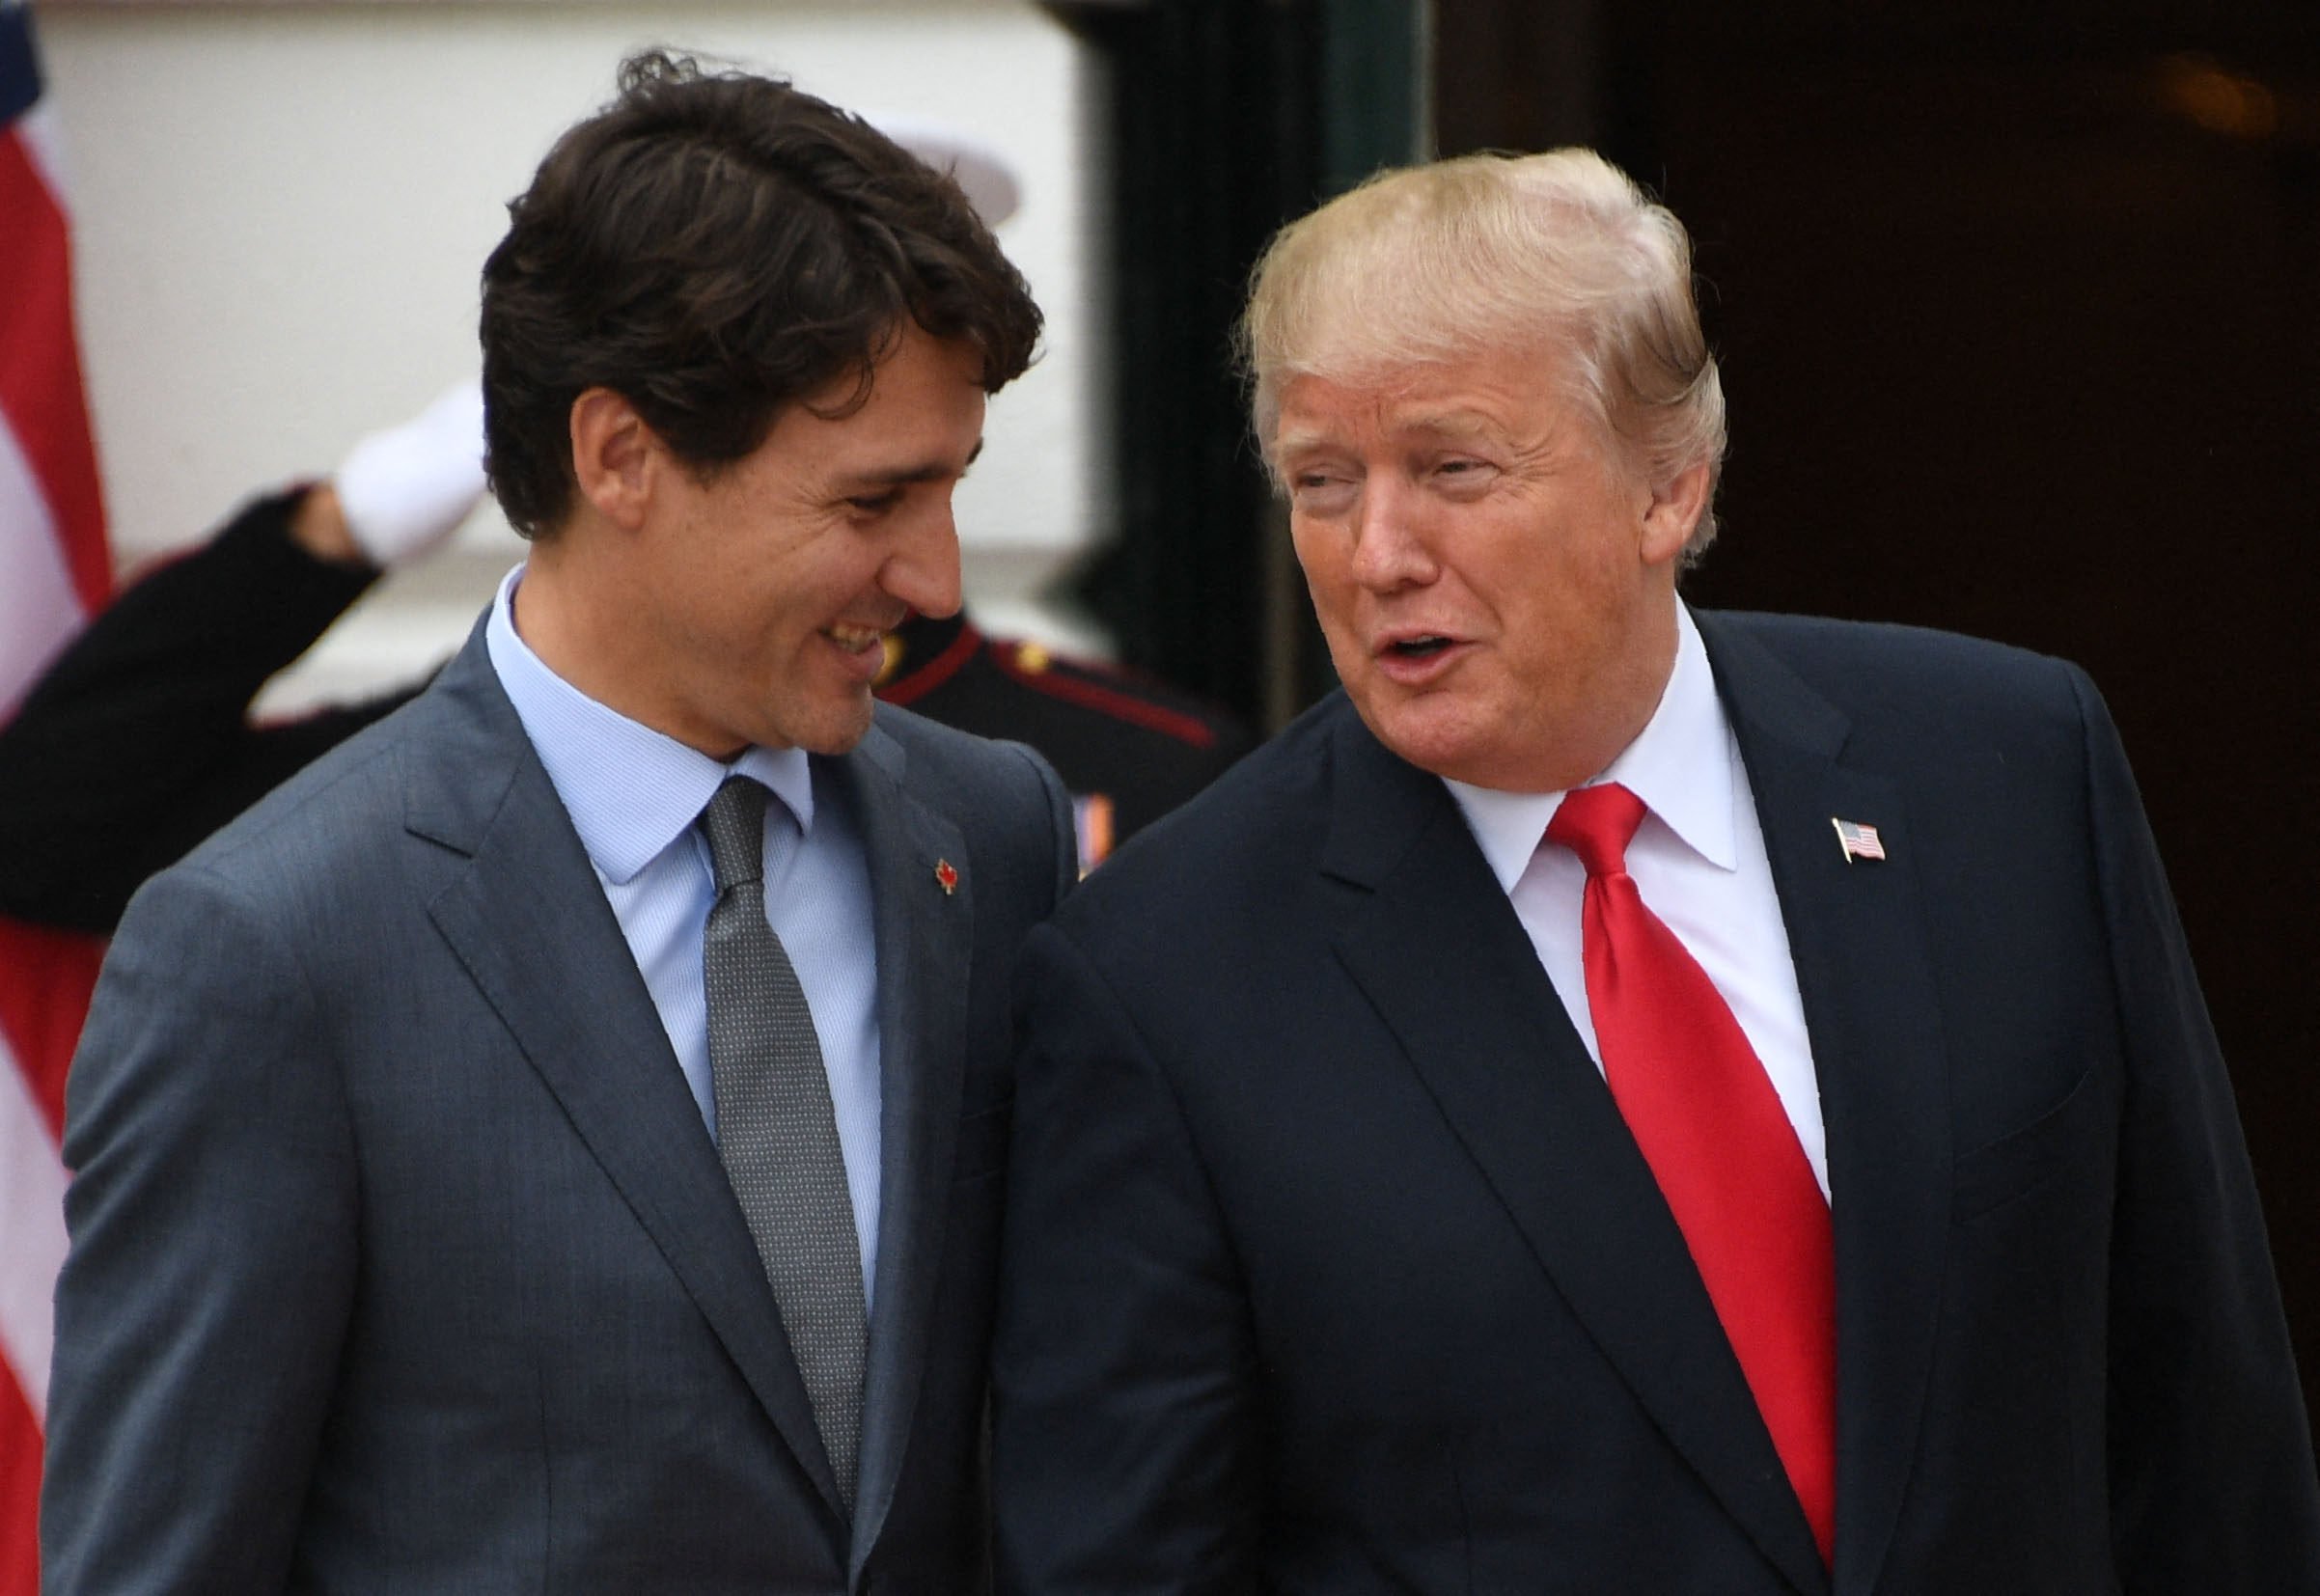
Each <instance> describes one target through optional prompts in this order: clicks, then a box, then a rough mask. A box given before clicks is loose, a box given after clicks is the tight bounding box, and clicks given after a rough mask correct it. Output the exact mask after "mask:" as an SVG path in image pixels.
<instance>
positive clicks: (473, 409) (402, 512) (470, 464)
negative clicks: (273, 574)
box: [331, 381, 483, 570]
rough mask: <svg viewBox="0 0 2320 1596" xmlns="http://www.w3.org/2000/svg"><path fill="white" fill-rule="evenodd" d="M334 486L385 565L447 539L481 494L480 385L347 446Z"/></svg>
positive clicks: (364, 545)
mask: <svg viewBox="0 0 2320 1596" xmlns="http://www.w3.org/2000/svg"><path fill="white" fill-rule="evenodd" d="M331 485H332V486H334V487H336V488H337V489H338V495H339V509H340V511H341V512H342V513H343V514H344V515H345V517H346V531H347V533H348V534H349V535H350V536H351V537H353V538H354V541H355V545H356V546H357V547H358V548H360V549H361V550H362V551H363V557H364V558H365V559H367V560H369V561H370V562H371V564H373V565H376V566H378V567H379V568H380V569H382V570H384V569H386V568H387V567H389V566H391V565H398V564H403V563H404V562H406V561H409V560H414V559H416V558H418V557H419V556H420V555H422V554H425V553H426V552H427V551H428V550H429V549H431V548H433V547H434V546H435V545H436V544H437V543H440V542H442V541H443V539H444V538H446V537H450V536H451V535H452V533H453V531H454V530H455V529H456V528H457V526H458V525H459V523H460V522H462V521H464V520H466V519H467V512H468V511H469V510H472V509H475V507H476V501H477V500H478V499H481V498H482V497H483V386H482V385H481V384H480V383H477V382H474V381H468V382H462V383H460V384H459V385H458V386H457V387H456V388H451V389H447V390H446V391H445V392H444V393H443V394H442V395H441V396H439V397H438V398H437V399H435V402H434V403H432V404H430V405H428V407H427V408H426V409H425V410H422V411H420V412H419V414H418V415H416V416H413V417H412V418H411V419H410V420H409V421H406V422H404V423H403V424H402V425H401V426H400V427H388V428H387V429H386V430H384V431H382V432H373V433H371V434H369V435H368V436H366V437H364V438H363V439H362V440H361V441H359V442H358V443H356V444H355V446H354V447H353V448H352V449H351V450H349V451H347V454H346V458H345V461H344V462H343V463H341V465H340V466H339V470H338V475H337V476H336V477H335V478H333V479H332V482H331Z"/></svg>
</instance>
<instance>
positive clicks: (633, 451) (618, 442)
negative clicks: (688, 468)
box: [571, 388, 663, 532]
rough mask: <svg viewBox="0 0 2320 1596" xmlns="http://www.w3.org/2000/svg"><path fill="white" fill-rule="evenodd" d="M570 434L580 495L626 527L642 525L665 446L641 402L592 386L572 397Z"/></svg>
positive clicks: (612, 520)
mask: <svg viewBox="0 0 2320 1596" xmlns="http://www.w3.org/2000/svg"><path fill="white" fill-rule="evenodd" d="M571 434H572V477H573V480H574V481H576V482H578V483H579V484H580V496H581V497H582V498H584V499H586V500H587V501H588V502H589V504H591V505H592V506H594V509H595V511H596V513H597V514H599V515H601V516H603V517H604V518H605V519H606V520H608V521H610V522H611V523H612V524H613V525H614V526H617V527H620V528H621V529H622V530H623V531H626V532H634V531H636V530H637V529H638V528H639V527H641V526H643V525H644V524H645V513H646V510H647V509H649V506H650V504H651V501H652V485H653V479H654V477H655V476H656V474H657V472H656V468H657V467H658V465H659V464H660V456H661V454H662V453H663V451H662V448H661V442H660V438H659V436H658V435H657V434H656V433H654V432H653V430H652V428H651V427H648V426H646V425H645V418H644V417H642V416H640V415H638V414H637V413H636V406H635V405H633V404H630V403H629V402H628V400H627V399H623V398H622V397H621V396H620V395H619V394H616V393H614V392H613V391H612V390H611V389H609V388H591V389H589V390H588V391H587V392H586V393H584V394H582V395H581V396H580V397H579V398H578V399H574V400H572V416H571Z"/></svg>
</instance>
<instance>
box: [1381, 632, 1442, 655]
mask: <svg viewBox="0 0 2320 1596" xmlns="http://www.w3.org/2000/svg"><path fill="white" fill-rule="evenodd" d="M1447 647H1450V639H1449V638H1446V637H1443V636H1441V635H1440V634H1439V633H1433V632H1429V633H1427V634H1426V635H1425V636H1423V637H1409V638H1403V639H1402V640H1401V641H1400V642H1398V643H1391V644H1388V645H1387V646H1386V651H1387V652H1389V653H1391V654H1394V655H1395V656H1396V657H1398V658H1401V659H1431V658H1433V656H1434V655H1436V654H1438V653H1440V652H1442V650H1443V649H1445V648H1447Z"/></svg>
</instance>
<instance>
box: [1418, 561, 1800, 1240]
mask: <svg viewBox="0 0 2320 1596" xmlns="http://www.w3.org/2000/svg"><path fill="white" fill-rule="evenodd" d="M1602 782H1616V783H1618V784H1620V785H1621V786H1624V787H1626V788H1627V789H1628V790H1629V791H1630V792H1632V793H1634V794H1635V795H1636V796H1637V797H1638V798H1641V799H1642V800H1643V804H1644V807H1645V809H1646V813H1645V814H1644V816H1643V825H1642V826H1640V827H1639V828H1638V829H1637V831H1636V835H1635V840H1634V841H1632V842H1630V843H1629V844H1628V845H1627V873H1628V874H1629V875H1630V876H1632V877H1633V878H1634V879H1635V884H1636V890H1637V892H1639V893H1640V894H1643V902H1644V904H1645V905H1646V906H1647V907H1648V908H1649V909H1650V910H1651V912H1652V913H1653V914H1655V915H1657V916H1658V917H1659V918H1660V920H1661V921H1662V922H1665V923H1666V924H1667V926H1668V928H1669V929H1670V930H1671V931H1672V932H1674V933H1675V936H1676V938H1677V940H1678V941H1680V942H1681V943H1682V944H1683V945H1684V947H1685V948H1687V949H1690V950H1691V954H1692V956H1693V958H1695V959H1697V960H1698V961H1699V967H1700V968H1701V969H1702V970H1704V971H1706V972H1707V977H1708V979H1709V980H1711V981H1713V982H1714V983H1715V985H1716V990H1717V991H1718V992H1720V993H1722V994H1723V995H1724V1001H1725V1002H1726V1004H1729V1005H1730V1006H1731V1010H1732V1016H1733V1018H1735V1019H1737V1020H1738V1021H1739V1022H1740V1029H1741V1030H1742V1031H1744V1032H1747V1034H1748V1040H1749V1045H1750V1046H1752V1047H1754V1049H1755V1053H1756V1058H1757V1059H1760V1060H1761V1061H1762V1063H1763V1065H1764V1071H1765V1073H1766V1074H1767V1075H1768V1076H1770V1077H1771V1078H1772V1085H1773V1089H1774V1090H1775V1091H1777V1092H1778V1093H1779V1094H1780V1098H1781V1108H1782V1109H1783V1110H1785V1111H1786V1112H1787V1114H1788V1122H1789V1123H1790V1124H1791V1125H1793V1126H1795V1127H1796V1138H1797V1141H1798V1142H1799V1143H1800V1144H1802V1146H1803V1147H1804V1149H1805V1157H1806V1158H1807V1159H1808V1160H1809V1161H1810V1163H1811V1165H1812V1177H1813V1179H1815V1180H1817V1181H1818V1182H1820V1189H1821V1195H1822V1196H1823V1197H1826V1196H1828V1193H1829V1157H1828V1146H1827V1137H1826V1135H1825V1133H1824V1130H1823V1126H1822V1123H1821V1112H1820V1086H1819V1082H1818V1081H1817V1080H1816V1079H1815V1077H1814V1075H1813V1073H1812V1044H1811V1040H1810V1038H1809V1036H1807V1034H1806V1032H1805V1005H1804V1001H1803V999H1801V998H1800V997H1799V996H1798V995H1797V986H1796V965H1795V963H1794V962H1793V961H1792V960H1791V959H1790V958H1789V956H1788V931H1787V928H1786V926H1785V925H1784V924H1783V922H1781V900H1780V897H1779V895H1778V894H1777V893H1776V892H1775V891H1774V889H1773V882H1772V865H1771V862H1770V861H1769V860H1768V859H1767V858H1766V857H1765V853H1764V833H1763V830H1762V828H1761V827H1760V826H1759V825H1758V824H1757V821H1756V805H1755V798H1754V794H1753V793H1752V792H1751V791H1750V790H1749V784H1748V772H1747V770H1746V769H1745V768H1743V766H1742V765H1741V763H1740V745H1739V743H1738V742H1737V741H1736V740H1735V739H1734V738H1733V736H1732V728H1731V723H1730V722H1729V721H1728V720H1727V719H1726V717H1725V713H1724V703H1723V701H1722V700H1720V699H1718V698H1717V696H1716V682H1715V678H1714V676H1713V675H1712V674H1710V671H1709V668H1708V654H1707V649H1706V647H1704V646H1703V645H1702V644H1701V643H1700V641H1699V627H1697V626H1695V625H1694V624H1693V623H1692V616H1691V612H1690V611H1688V610H1686V609H1684V607H1683V606H1682V605H1680V604H1679V605H1677V606H1676V647H1675V669H1674V670H1673V671H1672V672H1671V674H1669V677H1668V685H1667V688H1666V689H1665V690H1664V691H1663V692H1662V693H1661V695H1660V702H1659V707H1658V708H1657V709H1655V710H1654V711H1652V715H1651V720H1650V722H1649V723H1648V724H1647V725H1645V726H1644V728H1643V730H1642V731H1641V732H1639V733H1638V734H1637V736H1636V739H1635V741H1634V742H1632V743H1629V744H1628V745H1627V747H1626V749H1625V750H1624V751H1623V752H1622V753H1621V754H1620V755H1619V757H1617V758H1616V759H1614V760H1613V761H1612V762H1611V765H1610V767H1609V768H1608V769H1606V770H1605V771H1604V772H1603V773H1602V774H1601V775H1600V776H1598V777H1596V778H1595V780H1594V781H1593V782H1589V783H1588V785H1589V786H1592V785H1595V784H1598V783H1602ZM1447 785H1448V786H1449V787H1450V795H1451V796H1452V797H1453V798H1455V799H1457V801H1458V808H1459V810H1460V811H1461V812H1463V813H1464V814H1465V816H1466V824H1467V828H1468V829H1469V830H1470V831H1472V832H1473V833H1474V837H1475V840H1476V842H1477V843H1478V844H1479V845H1480V846H1481V849H1482V857H1483V858H1484V859H1485V860H1487V861H1488V862H1489V865H1490V868H1491V873H1492V874H1494V875H1495V876H1497V877H1498V882H1499V885H1500V887H1501V888H1503V889H1504V890H1505V893H1506V895H1507V898H1508V899H1509V900H1510V901H1511V902H1512V903H1513V905H1514V912H1515V914H1516V916H1517V917H1518V918H1519V919H1520V920H1521V921H1522V922H1523V929H1524V930H1526V931H1528V932H1529V933H1530V935H1531V945H1532V946H1533V948H1535V949H1538V960H1539V963H1540V964H1542V965H1544V966H1545V967H1546V972H1547V978H1548V979H1549V980H1551V981H1553V982H1554V983H1555V991H1556V994H1557V996H1559V997H1560V998H1561V999H1562V1006H1563V1007H1564V1009H1565V1010H1567V1011H1568V1012H1569V1014H1570V1016H1571V1024H1572V1026H1573V1027H1575V1028H1576V1029H1577V1031H1578V1032H1579V1039H1580V1040H1581V1041H1583V1042H1585V1043H1586V1044H1587V1051H1588V1056H1589V1057H1590V1058H1592V1059H1594V1060H1595V1067H1596V1068H1597V1069H1601V1068H1602V1067H1603V1050H1602V1048H1601V1047H1600V1045H1598V1044H1597V1042H1596V1040H1595V1022H1594V1017H1593V1015H1592V1014H1591V1012H1590V1011H1589V1009H1588V1000H1587V968H1586V963H1585V961H1584V958H1583V956H1582V953H1581V947H1580V918H1579V917H1580V907H1581V904H1582V902H1583V901H1584V899H1585V897H1586V894H1587V870H1586V868H1585V867H1583V866H1582V865H1581V864H1580V863H1579V856H1578V855H1576V854H1574V853H1572V852H1571V851H1570V850H1569V849H1568V848H1565V847H1563V846H1561V845H1560V843H1555V842H1549V841H1547V840H1546V831H1547V822H1548V821H1550V820H1552V819H1553V818H1554V817H1555V810H1556V807H1557V806H1558V805H1560V803H1561V802H1562V794H1561V793H1560V792H1501V791H1497V790H1494V789H1492V788H1488V787H1478V786H1470V785H1468V784H1465V783H1463V782H1449V783H1447Z"/></svg>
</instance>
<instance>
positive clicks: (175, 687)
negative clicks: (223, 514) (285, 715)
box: [0, 490, 410, 932]
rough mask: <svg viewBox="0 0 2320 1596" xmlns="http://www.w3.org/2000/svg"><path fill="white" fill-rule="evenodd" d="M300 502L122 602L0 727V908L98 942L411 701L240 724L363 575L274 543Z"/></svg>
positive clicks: (276, 500)
mask: <svg viewBox="0 0 2320 1596" xmlns="http://www.w3.org/2000/svg"><path fill="white" fill-rule="evenodd" d="M300 497H301V493H300V491H298V490H292V491H290V492H288V493H283V494H277V495H274V496H271V497H268V498H263V499H260V500H257V501H254V502H253V503H252V504H250V505H249V506H248V507H246V508H245V509H242V510H241V511H240V513H239V514H237V515H236V516H235V518H234V519H233V520H232V521H230V522H228V523H227V524H226V526H225V527H224V528H223V529H222V530H221V531H220V532H219V533H218V534H217V536H216V537H214V538H212V539H211V540H210V541H209V542H207V543H206V544H204V545H202V546H201V547H199V548H197V549H195V550H193V551H192V552H191V553H189V554H186V555H185V556H183V557H181V558H180V559H177V560H174V561H172V562H170V563H169V564H165V565H163V566H161V567H159V568H158V569H156V570H154V571H153V572H152V573H151V574H150V575H148V576H147V577H145V578H144V579H143V580H142V581H140V582H138V583H137V584H135V585H134V586H133V587H131V588H129V589H127V590H126V591H125V592H123V593H122V594H121V595H120V597H118V598H117V599H115V600H114V602H113V603H112V604H111V605H110V606H109V607H108V608H107V609H106V610H105V611H104V612H103V613H102V614H100V615H98V616H97V619H95V620H93V621H92V622H91V623H90V624H89V626H88V628H87V629H86V630H85V631H83V632H82V633H81V634H80V636H79V637H77V638H76V639H74V640H73V642H72V644H71V646H70V647H68V648H67V649H66V650H65V651H64V653H63V654H61V655H60V656H59V657H58V658H57V660H56V662H55V663H54V664H53V665H51V666H50V667H49V669H48V671H47V673H46V674H44V675H43V676H42V677H41V680H40V681H39V682H38V683H37V684H36V685H35V686H34V688H33V690H32V692H31V694H30V696H28V697H27V698H26V699H25V701H24V702H23V704H22V706H21V707H20V708H18V710H17V711H16V714H15V716H14V719H13V720H11V721H10V722H9V723H8V724H7V725H5V726H0V914H6V915H9V916H12V917H14V918H15V919H18V920H23V921H29V922H34V923H37V924H44V925H52V926H58V927H61V928H64V929H68V930H76V931H95V932H109V931H111V930H112V928H113V927H114V925H115V924H116V923H117V922H119V921H120V919H121V911H122V908H123V907H124V905H125V904H126V903H127V901H128V898H129V894H132V893H134V892H135V891H136V890H137V888H138V887H139V886H140V885H141V884H142V883H143V882H144V881H145V879H146V877H147V876H149V875H151V874H152V873H153V872H154V871H156V870H159V869H161V868H163V867H166V866H169V865H172V864H174V863H176V862H177V861H178V860H179V859H180V858H182V857H183V856H184V855H185V854H186V853H187V852H188V851H190V850H191V849H192V848H193V846H194V845H195V844H196V843H198V842H200V841H201V840H202V839H204V838H206V837H207V836H208V835H209V834H210V833H211V832H213V831H215V830H217V829H218V828H219V827H220V826H222V825H224V824H225V823H226V822H227V821H228V820H231V819H233V818H234V816H235V815H236V814H238V813H240V812H242V811H243V810H244V809H246V808H248V807H249V806H250V805H251V804H252V803H253V802H255V801H256V800H257V799H258V798H260V797H262V795H264V794H265V793H266V792H267V791H268V790H270V789H271V788H272V787H274V786H275V785H276V784H279V783H280V782H282V781H283V780H284V779H285V778H287V777H288V776H290V774H291V773H292V772H294V771H296V770H297V769H299V768H300V767H301V766H303V765H305V764H306V763H307V762H308V761H310V760H312V759H313V758H315V757H317V756H318V755H319V754H321V753H323V752H324V751H325V750H327V749H330V748H332V747H335V746H336V745H337V744H338V743H340V742H342V741H344V740H345V738H346V737H348V736H350V735H351V734H352V733H354V732H355V731H357V730H359V729H361V728H363V727H365V726H368V725H369V724H370V723H371V722H373V721H374V720H377V719H378V718H379V717H380V716H382V715H384V714H386V713H387V712H388V711H389V710H390V709H393V708H395V707H396V706H397V705H398V704H400V703H401V702H403V701H404V700H405V699H407V698H409V697H410V694H408V693H402V694H397V695H395V696H393V697H390V698H387V699H382V700H378V701H375V702H369V703H364V704H358V705H352V706H348V707H345V708H336V709H331V710H326V711H324V712H322V713H319V714H317V715H313V716H310V717H307V718H305V719H302V720H296V721H290V722H284V723H281V724H279V725H268V726H252V725H250V724H249V721H248V719H247V716H248V710H249V705H250V701H251V700H252V699H254V698H256V697H257V696H258V690H259V689H260V688H261V687H262V686H263V685H264V683H265V681H266V678H267V677H269V676H271V675H272V674H274V673H275V672H277V671H279V670H281V669H282V668H283V667H284V666H286V665H288V664H289V663H290V661H292V660H294V659H296V658H297V657H298V655H300V654H301V653H303V652H305V651H306V649H307V648H308V647H310V646H311V645H312V644H313V643H314V641H315V640H316V639H317V638H318V637H319V636H321V634H322V633H323V632H324V631H325V630H327V629H328V628H329V626H330V624H331V622H332V621H334V620H336V619H338V618H339V617H340V616H341V615H342V614H344V613H345V610H346V608H347V606H349V605H350V604H352V603H353V602H354V601H355V599H356V598H358V597H360V596H361V594H362V592H363V591H364V590H365V589H366V588H368V587H369V586H370V585H371V583H372V582H373V580H374V579H375V576H376V573H375V572H373V571H372V570H370V569H368V568H366V567H362V566H354V565H343V564H332V563H330V562H327V561H321V560H317V559H315V558H314V557H313V556H312V555H309V554H308V553H306V552H305V551H304V550H303V549H301V548H299V547H298V546H297V544H295V543H294V542H292V541H291V540H290V514H291V512H292V511H293V510H294V509H296V507H297V505H298V502H299V499H300Z"/></svg>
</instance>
